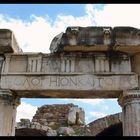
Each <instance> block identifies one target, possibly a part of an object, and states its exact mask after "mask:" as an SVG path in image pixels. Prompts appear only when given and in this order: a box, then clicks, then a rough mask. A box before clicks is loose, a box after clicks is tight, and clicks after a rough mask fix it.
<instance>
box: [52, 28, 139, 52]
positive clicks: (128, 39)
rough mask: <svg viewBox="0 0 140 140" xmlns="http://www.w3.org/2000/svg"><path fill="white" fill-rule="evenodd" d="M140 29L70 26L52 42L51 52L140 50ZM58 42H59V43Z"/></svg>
mask: <svg viewBox="0 0 140 140" xmlns="http://www.w3.org/2000/svg"><path fill="white" fill-rule="evenodd" d="M139 33H140V30H139V29H137V28H133V27H121V26H120V27H114V28H111V27H96V26H95V27H68V28H67V29H66V32H65V33H63V34H62V33H61V36H60V35H59V40H58V39H57V38H58V37H57V36H56V37H55V38H54V39H53V40H52V43H51V46H50V50H51V52H63V51H67V52H71V51H73V52H76V51H82V52H92V51H108V50H110V49H111V50H114V51H122V52H127V53H136V52H140V34H139ZM57 42H58V43H57Z"/></svg>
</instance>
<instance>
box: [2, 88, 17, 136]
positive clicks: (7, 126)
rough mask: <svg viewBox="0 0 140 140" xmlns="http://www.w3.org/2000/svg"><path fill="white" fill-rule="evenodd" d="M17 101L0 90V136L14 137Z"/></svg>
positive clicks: (9, 94)
mask: <svg viewBox="0 0 140 140" xmlns="http://www.w3.org/2000/svg"><path fill="white" fill-rule="evenodd" d="M18 101H19V100H18V99H16V98H15V97H13V96H12V94H11V92H10V91H8V90H0V136H14V135H15V124H16V122H15V121H16V107H17V103H18Z"/></svg>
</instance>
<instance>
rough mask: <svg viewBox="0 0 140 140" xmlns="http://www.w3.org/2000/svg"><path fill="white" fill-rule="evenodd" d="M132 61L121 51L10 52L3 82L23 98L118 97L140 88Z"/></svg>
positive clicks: (3, 69) (3, 84) (5, 64)
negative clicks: (107, 52)
mask: <svg viewBox="0 0 140 140" xmlns="http://www.w3.org/2000/svg"><path fill="white" fill-rule="evenodd" d="M130 60H131V57H130V56H129V55H126V54H121V53H115V54H114V53H113V54H109V55H107V54H104V53H96V54H95V53H92V54H88V55H85V54H83V53H82V54H73V53H72V54H70V55H68V54H62V55H45V54H40V53H39V54H22V55H19V54H9V55H8V54H7V55H6V61H5V62H4V64H3V68H2V74H1V83H0V85H1V88H3V89H12V90H14V91H15V92H16V94H17V95H18V96H20V97H53V98H56V97H57V98H58V97H60V98H62V97H63V98H64V97H66V98H69V97H71V98H76V97H81V98H89V97H94V98H95V97H99V96H100V97H103V98H104V97H109V98H114V97H118V96H119V94H118V93H120V92H121V91H122V90H126V89H133V88H137V87H138V77H137V75H136V74H135V73H133V72H132V70H131V61H130ZM122 83H123V84H122ZM93 91H94V94H93ZM98 92H100V93H101V92H102V94H99V93H98ZM32 93H33V94H32Z"/></svg>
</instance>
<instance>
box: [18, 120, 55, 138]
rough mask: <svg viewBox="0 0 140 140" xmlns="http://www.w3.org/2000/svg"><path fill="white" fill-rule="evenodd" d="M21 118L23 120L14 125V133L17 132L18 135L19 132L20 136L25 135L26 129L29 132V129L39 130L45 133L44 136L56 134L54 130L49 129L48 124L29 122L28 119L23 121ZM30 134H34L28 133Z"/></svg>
mask: <svg viewBox="0 0 140 140" xmlns="http://www.w3.org/2000/svg"><path fill="white" fill-rule="evenodd" d="M22 120H24V122H23V121H22V122H18V123H17V125H16V133H17V134H16V135H19V133H20V135H21V136H22V135H26V134H24V133H27V132H26V131H27V130H28V131H29V132H30V131H31V129H32V130H39V131H41V132H42V133H44V134H43V135H45V136H56V135H57V132H56V130H53V129H51V128H50V127H48V126H44V125H41V124H40V123H38V122H29V121H25V119H22ZM21 132H22V133H21ZM28 135H29V134H28ZM35 135H36V136H37V134H35ZM38 135H40V134H39V133H38ZM30 136H34V135H31V134H30Z"/></svg>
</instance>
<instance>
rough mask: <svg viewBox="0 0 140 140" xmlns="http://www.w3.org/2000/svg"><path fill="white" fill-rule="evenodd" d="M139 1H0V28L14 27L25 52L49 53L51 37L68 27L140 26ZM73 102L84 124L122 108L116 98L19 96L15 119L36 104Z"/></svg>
mask: <svg viewBox="0 0 140 140" xmlns="http://www.w3.org/2000/svg"><path fill="white" fill-rule="evenodd" d="M138 13H140V4H137V5H135V4H105V5H104V4H0V28H9V29H11V30H13V32H14V34H15V36H16V39H17V41H18V43H19V46H20V47H21V48H22V50H23V51H24V52H43V53H49V45H50V43H51V41H52V39H53V37H54V36H56V35H57V34H59V33H60V32H65V29H66V28H67V27H68V26H83V27H86V26H112V27H114V26H133V27H137V28H139V27H140V15H139V14H138ZM57 103H59V104H61V103H74V104H77V105H79V106H80V107H82V108H84V110H85V113H86V123H88V122H91V121H93V120H95V119H97V118H100V117H102V116H105V115H109V114H114V113H117V112H120V111H121V108H120V106H119V105H118V103H117V100H116V99H92V100H88V99H83V100H80V99H25V98H23V99H21V105H20V106H19V107H18V109H17V121H19V119H20V118H30V119H31V117H32V116H33V115H34V113H35V111H36V109H37V107H38V106H42V105H44V104H57Z"/></svg>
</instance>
